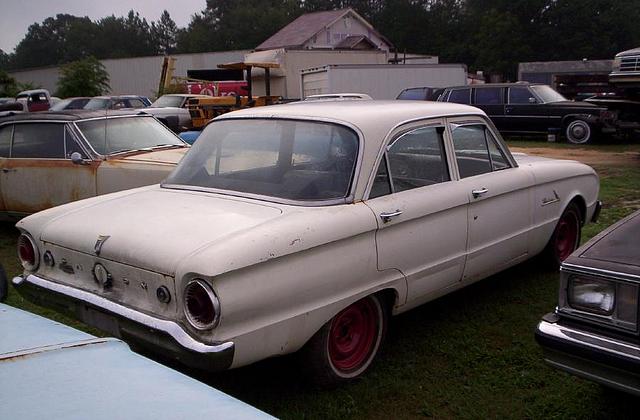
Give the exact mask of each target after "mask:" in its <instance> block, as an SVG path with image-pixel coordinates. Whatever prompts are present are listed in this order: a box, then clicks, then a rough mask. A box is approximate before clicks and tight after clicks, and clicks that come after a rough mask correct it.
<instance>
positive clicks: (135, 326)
mask: <svg viewBox="0 0 640 420" xmlns="http://www.w3.org/2000/svg"><path fill="white" fill-rule="evenodd" d="M13 285H14V286H15V287H16V289H17V290H18V291H19V292H20V294H22V295H23V296H25V297H26V298H28V299H29V300H31V301H33V302H35V303H37V304H39V305H41V306H45V307H51V308H53V309H62V310H64V311H65V312H67V313H70V314H71V315H72V316H74V317H76V318H78V319H80V320H81V321H83V322H84V323H86V324H88V325H90V326H93V327H96V328H98V329H101V330H104V331H106V332H108V333H110V334H113V335H115V336H117V337H119V338H122V339H124V340H125V341H127V342H133V343H134V344H137V345H140V346H142V347H144V348H146V349H148V350H149V351H151V352H154V353H157V354H159V355H163V356H167V355H169V356H171V357H172V358H175V359H178V360H180V361H181V362H182V363H184V364H186V365H189V366H192V367H196V368H199V369H205V370H223V369H227V368H229V366H230V365H231V362H232V361H233V353H234V343H233V342H223V343H217V344H205V343H202V342H200V341H198V340H196V339H195V338H193V337H192V336H191V335H189V334H188V333H187V332H186V331H185V330H184V329H182V327H181V326H180V325H179V324H177V323H175V322H173V321H168V320H166V319H160V318H156V317H153V316H151V315H147V314H145V313H142V312H139V311H136V310H134V309H131V308H128V307H126V306H123V305H120V304H118V303H115V302H112V301H110V300H108V299H105V298H103V297H101V296H98V295H95V294H93V293H89V292H86V291H84V290H79V289H76V288H73V287H69V286H65V285H63V284H59V283H55V282H52V281H50V280H46V279H43V278H42V277H38V276H36V275H33V274H30V275H28V276H26V277H23V276H19V277H14V278H13Z"/></svg>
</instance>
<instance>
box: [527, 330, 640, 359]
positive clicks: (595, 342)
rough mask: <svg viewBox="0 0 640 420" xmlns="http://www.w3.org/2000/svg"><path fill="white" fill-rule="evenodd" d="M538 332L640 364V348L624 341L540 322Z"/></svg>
mask: <svg viewBox="0 0 640 420" xmlns="http://www.w3.org/2000/svg"><path fill="white" fill-rule="evenodd" d="M538 331H539V332H540V333H542V334H545V335H547V336H549V337H552V338H556V339H559V340H562V341H565V342H569V343H573V344H579V345H581V346H585V347H589V348H591V349H596V350H601V351H604V352H607V353H611V354H616V355H618V356H623V357H625V358H629V359H633V360H634V361H636V362H638V363H640V348H638V347H637V346H633V345H631V344H628V343H625V342H624V341H620V340H615V339H613V338H609V337H603V336H601V335H597V334H593V333H589V332H585V331H581V330H577V329H574V328H569V327H564V326H561V325H558V324H553V323H551V322H547V321H544V320H543V321H540V323H539V324H538Z"/></svg>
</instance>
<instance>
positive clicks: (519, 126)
mask: <svg viewBox="0 0 640 420" xmlns="http://www.w3.org/2000/svg"><path fill="white" fill-rule="evenodd" d="M438 101H441V102H456V103H460V104H470V105H473V106H476V107H478V108H480V109H482V110H483V111H484V112H486V113H487V115H488V116H489V118H491V120H492V121H493V123H494V124H495V125H496V127H497V128H498V130H499V131H500V132H502V133H505V134H509V133H513V134H536V133H543V134H556V135H557V134H562V135H564V136H565V137H566V139H567V141H568V142H570V143H574V144H583V143H588V142H590V141H591V140H592V139H593V138H594V137H595V136H596V135H597V134H599V133H613V132H615V131H616V129H615V113H613V112H610V111H608V110H607V108H604V107H599V106H596V105H594V104H590V103H585V102H573V101H569V100H568V99H566V98H565V97H564V96H562V95H561V94H559V93H558V92H556V91H555V90H553V89H552V88H551V87H550V86H548V85H540V84H530V83H527V82H517V83H487V84H484V85H473V86H456V87H449V88H446V89H445V90H444V91H443V92H442V93H441V94H440V96H439V97H438Z"/></svg>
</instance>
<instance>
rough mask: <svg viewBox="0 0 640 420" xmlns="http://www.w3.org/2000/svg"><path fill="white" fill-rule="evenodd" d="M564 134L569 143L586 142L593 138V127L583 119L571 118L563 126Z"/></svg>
mask: <svg viewBox="0 0 640 420" xmlns="http://www.w3.org/2000/svg"><path fill="white" fill-rule="evenodd" d="M564 135H565V137H566V138H567V141H568V142H569V143H571V144H587V143H589V142H590V141H591V140H592V139H593V129H592V128H591V126H590V125H589V123H588V122H586V121H584V120H573V121H569V122H568V123H567V125H566V126H565V128H564Z"/></svg>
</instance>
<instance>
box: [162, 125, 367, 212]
mask: <svg viewBox="0 0 640 420" xmlns="http://www.w3.org/2000/svg"><path fill="white" fill-rule="evenodd" d="M228 120H288V121H305V122H323V123H330V124H335V125H340V126H343V127H347V128H349V129H351V130H352V131H353V132H354V133H355V134H356V138H357V140H358V156H357V157H356V161H355V164H354V170H353V173H352V174H351V179H350V181H349V190H348V194H347V195H346V196H344V197H340V198H332V199H328V200H315V201H314V200H292V199H287V198H279V197H273V196H270V195H261V194H252V193H247V192H243V191H234V190H224V189H220V188H211V187H199V186H194V185H180V184H167V183H165V182H162V183H160V187H161V188H167V189H172V190H186V191H201V192H207V193H216V194H221V195H230V196H233V197H245V198H250V199H254V200H261V201H268V202H270V203H277V204H285V205H291V206H299V207H322V206H332V205H337V204H349V203H353V202H354V200H355V193H356V187H357V185H356V184H357V183H358V178H359V177H360V170H361V166H362V159H363V155H364V135H363V134H362V131H360V129H359V128H358V127H357V126H355V125H354V124H351V123H349V122H346V121H341V120H336V119H333V118H318V117H310V116H287V115H279V116H262V115H261V116H259V117H258V116H256V117H251V116H249V117H247V116H242V117H224V118H219V119H218V118H215V119H213V120H211V121H209V122H208V123H207V125H206V126H205V129H206V128H207V127H209V126H210V125H213V124H215V123H216V122H220V121H228Z"/></svg>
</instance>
